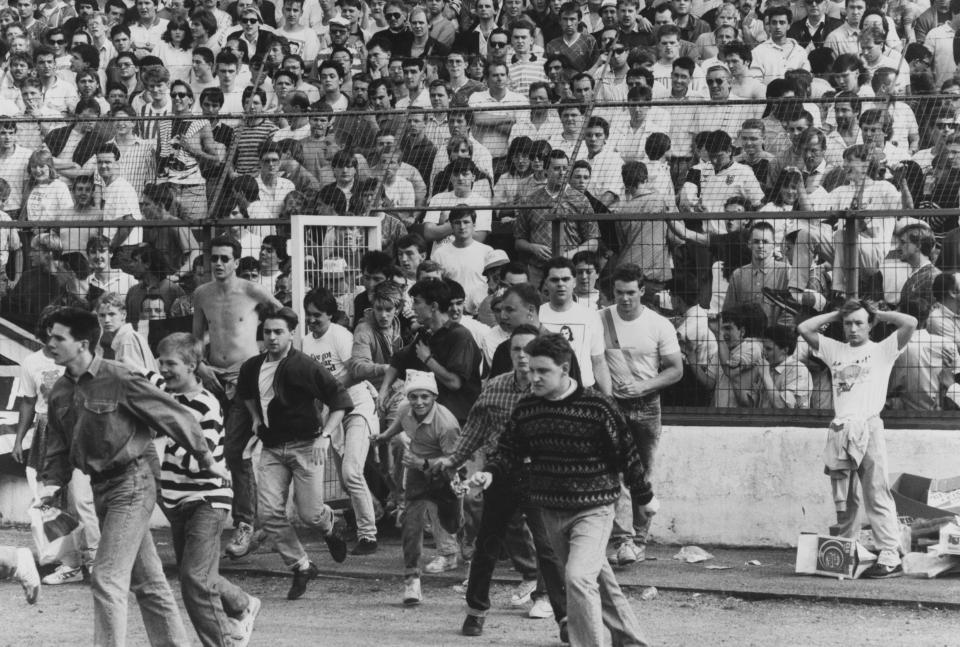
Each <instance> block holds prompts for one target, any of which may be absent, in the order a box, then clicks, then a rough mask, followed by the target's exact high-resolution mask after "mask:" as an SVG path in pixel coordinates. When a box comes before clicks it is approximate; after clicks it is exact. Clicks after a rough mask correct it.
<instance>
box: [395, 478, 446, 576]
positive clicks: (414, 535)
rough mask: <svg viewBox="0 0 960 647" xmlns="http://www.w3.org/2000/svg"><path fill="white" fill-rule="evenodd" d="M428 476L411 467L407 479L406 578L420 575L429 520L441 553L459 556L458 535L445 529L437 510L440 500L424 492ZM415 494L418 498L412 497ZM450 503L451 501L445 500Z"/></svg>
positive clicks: (405, 521) (404, 517)
mask: <svg viewBox="0 0 960 647" xmlns="http://www.w3.org/2000/svg"><path fill="white" fill-rule="evenodd" d="M426 482H427V481H426V477H424V475H423V473H422V472H420V471H419V470H413V469H410V468H408V469H407V472H406V476H405V478H404V486H405V488H404V489H405V492H406V494H405V496H406V507H405V508H404V512H403V528H402V529H401V532H400V536H401V541H402V544H403V575H404V577H420V556H421V555H422V554H423V531H424V528H425V527H426V525H427V521H429V522H430V525H431V527H432V529H433V538H434V540H435V541H436V544H437V553H438V554H439V555H440V556H441V557H447V558H450V557H455V556H456V555H457V552H458V551H459V546H458V545H457V540H456V538H455V537H454V536H453V535H452V534H450V533H449V532H447V531H446V530H444V529H443V527H442V526H441V525H440V517H439V515H438V513H437V501H436V500H434V499H433V498H432V497H431V496H430V494H429V493H426V492H425V491H424V487H423V486H424V485H425V484H426ZM411 494H413V495H414V498H412V499H411V498H410V495H411ZM441 505H449V502H446V503H441Z"/></svg>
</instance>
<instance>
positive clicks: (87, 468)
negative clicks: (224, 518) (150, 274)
mask: <svg viewBox="0 0 960 647" xmlns="http://www.w3.org/2000/svg"><path fill="white" fill-rule="evenodd" d="M48 323H49V325H50V329H49V341H48V342H47V348H48V350H49V351H50V355H51V357H52V358H53V360H54V361H55V362H56V363H57V364H59V365H61V366H63V367H64V368H65V369H66V372H65V374H64V375H63V377H61V378H60V379H59V380H58V381H57V383H56V384H55V385H54V387H53V390H52V391H51V393H50V398H49V414H50V417H49V421H48V425H49V439H48V444H47V455H46V458H45V460H44V464H43V467H42V469H41V471H40V474H39V480H40V481H41V483H43V486H42V488H41V491H40V495H41V501H49V500H50V497H51V496H52V495H53V494H54V493H55V492H56V491H57V490H58V489H60V488H61V487H63V486H64V485H66V484H67V483H68V482H69V480H70V475H71V473H72V471H73V468H74V467H76V468H78V469H80V470H81V471H83V472H84V473H85V474H87V475H89V476H90V483H91V485H92V487H93V500H94V504H95V506H96V510H97V516H98V517H99V518H100V532H101V536H100V547H99V550H98V552H97V561H96V567H95V568H94V570H93V573H92V575H91V584H92V589H93V603H94V605H93V610H94V621H93V623H94V624H93V626H94V639H93V644H96V645H101V646H104V647H113V646H120V645H124V644H126V629H127V609H128V599H127V597H128V595H129V592H130V591H131V590H133V591H135V592H136V593H137V602H138V604H139V605H140V610H141V613H142V614H143V623H144V625H145V626H146V629H147V635H148V636H149V637H150V643H151V645H153V646H154V647H158V646H160V645H171V646H174V645H186V644H189V639H188V638H187V634H186V630H185V629H184V625H183V621H182V620H181V618H180V611H179V609H178V608H177V603H176V601H175V600H174V598H173V593H172V592H171V591H170V586H169V584H168V583H167V578H166V576H165V575H164V574H163V565H162V564H161V563H160V558H159V557H158V556H157V549H156V546H154V544H153V540H152V538H151V536H150V533H149V522H150V514H151V513H152V512H153V506H154V505H155V504H156V500H157V490H156V488H157V486H156V481H157V478H158V477H159V472H160V464H159V460H158V458H157V454H156V449H155V448H154V444H153V437H154V435H155V434H160V435H164V436H168V437H170V438H172V439H173V440H174V441H176V442H177V443H178V444H179V445H180V446H181V447H184V448H185V449H186V450H187V451H188V452H190V453H191V454H192V455H193V456H195V457H196V459H197V461H198V462H199V464H200V465H202V466H205V467H206V468H207V469H208V470H210V472H211V473H212V474H214V475H215V476H218V477H220V478H222V479H224V480H229V477H230V474H229V472H227V470H226V468H224V467H223V466H222V464H220V463H216V462H214V459H213V455H212V454H211V453H210V449H209V447H208V446H207V443H206V440H205V439H204V436H203V432H202V431H201V429H200V425H199V423H197V421H196V420H195V419H194V417H193V415H191V414H190V412H189V411H188V410H187V409H186V408H185V407H183V406H182V405H180V404H178V403H177V402H176V401H175V400H173V398H171V397H170V396H169V395H167V394H166V393H163V392H162V391H161V390H160V389H157V388H156V387H155V386H153V385H152V384H150V382H148V381H147V380H146V379H145V378H144V377H143V376H142V375H140V374H139V373H136V372H133V371H131V369H130V368H129V367H127V366H124V365H123V364H120V363H119V362H114V361H111V360H104V359H101V358H99V357H94V355H93V352H92V351H93V349H95V348H96V347H97V343H98V341H99V339H100V324H99V322H98V321H97V316H96V315H95V314H93V313H90V312H87V311H85V310H80V309H78V308H62V309H60V310H57V311H56V312H54V313H53V314H52V315H51V316H50V319H49V321H48Z"/></svg>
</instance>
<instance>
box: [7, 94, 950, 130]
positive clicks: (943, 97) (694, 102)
mask: <svg viewBox="0 0 960 647" xmlns="http://www.w3.org/2000/svg"><path fill="white" fill-rule="evenodd" d="M237 94H239V92H237ZM957 98H958V95H955V94H922V95H910V96H901V97H896V101H899V102H900V103H911V102H916V101H923V102H934V101H956V100H957ZM858 99H859V100H860V103H861V105H863V104H883V103H887V102H888V101H889V99H887V98H884V97H858ZM848 101H849V100H848ZM836 102H837V99H836V97H819V98H816V99H814V98H812V97H808V98H801V97H790V98H787V99H782V98H781V99H724V100H722V101H713V100H710V99H706V98H699V97H698V98H696V99H672V98H664V99H658V100H655V101H597V102H595V103H592V102H576V101H565V102H563V103H548V104H541V105H536V106H534V105H530V104H519V105H510V104H506V105H499V104H498V105H493V106H459V105H458V106H449V107H446V108H393V109H390V110H349V109H348V110H341V111H338V112H311V111H303V110H299V111H290V112H258V113H255V114H247V113H244V112H221V113H218V114H217V115H215V116H208V115H204V114H202V113H199V112H197V113H186V114H181V115H171V114H166V115H137V116H136V117H131V116H129V115H122V116H117V117H114V116H110V115H102V116H99V117H96V118H94V119H87V118H82V117H77V116H76V115H64V116H61V117H34V116H31V115H9V116H8V115H3V116H0V123H2V122H8V121H15V122H21V121H22V122H63V121H106V122H111V121H165V120H170V119H189V118H197V119H212V118H213V119H221V120H222V119H228V120H236V119H249V118H254V117H259V118H265V119H270V118H275V117H327V118H335V117H376V116H387V115H391V116H399V115H409V114H411V113H416V114H421V115H433V114H446V113H449V112H464V111H468V112H520V111H525V110H531V109H544V110H556V109H558V108H560V107H561V106H563V107H567V106H574V107H579V108H583V109H584V110H585V109H586V108H587V107H589V106H593V108H594V110H596V109H598V108H629V107H630V106H642V107H652V108H657V107H663V108H677V107H690V108H701V107H717V106H764V107H766V106H768V105H778V104H791V105H800V104H804V103H809V104H816V105H833V104H834V103H836ZM841 103H843V101H842V100H841ZM866 109H867V108H866V107H864V108H862V109H861V112H862V110H866ZM731 134H735V133H731Z"/></svg>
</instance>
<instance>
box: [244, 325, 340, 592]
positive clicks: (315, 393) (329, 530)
mask: <svg viewBox="0 0 960 647" xmlns="http://www.w3.org/2000/svg"><path fill="white" fill-rule="evenodd" d="M260 320H261V322H262V323H263V339H264V341H265V342H266V347H267V351H266V352H265V353H261V354H259V355H256V356H255V357H251V358H250V359H248V360H247V361H245V362H244V363H243V365H242V366H241V367H240V377H239V380H238V382H237V394H238V396H239V397H240V399H241V400H242V401H243V403H244V405H245V406H246V407H247V410H248V411H249V412H250V416H251V418H252V419H253V428H254V430H255V432H256V435H257V437H258V438H259V439H260V441H261V442H262V443H263V451H262V452H261V454H260V463H259V466H258V477H257V481H258V501H257V506H258V515H259V520H260V525H261V527H262V528H263V529H264V531H265V532H266V533H267V534H268V535H271V536H272V537H273V540H274V543H275V545H276V548H277V552H278V553H280V557H281V558H282V559H283V563H284V564H286V565H287V566H288V567H290V568H291V569H292V570H293V584H292V585H291V587H290V591H289V592H288V593H287V599H288V600H296V599H298V598H300V597H301V596H302V595H303V594H304V593H305V592H306V590H307V583H309V582H310V580H312V579H313V578H315V577H316V576H317V574H318V572H319V571H318V569H317V566H316V565H315V564H314V563H313V562H311V561H310V558H309V557H308V556H307V552H306V550H304V548H303V544H301V543H300V539H299V538H298V537H297V532H296V530H294V528H293V526H292V525H291V524H290V522H289V520H288V519H287V513H286V503H287V498H288V496H289V494H290V483H291V481H292V482H293V484H294V487H295V489H296V491H295V495H294V500H295V501H296V505H297V512H298V514H299V515H300V518H301V519H302V520H303V523H304V525H306V526H310V527H315V528H320V530H322V531H323V533H324V536H325V539H326V542H327V548H328V549H329V550H330V556H331V557H333V559H334V561H337V562H342V561H343V560H345V559H346V558H347V544H346V542H345V541H344V539H343V530H344V529H343V522H342V521H336V520H335V518H334V514H333V510H331V509H330V506H328V505H326V504H325V503H324V502H323V463H324V459H325V458H326V456H327V450H328V449H329V448H330V435H331V434H332V433H333V432H334V430H335V429H336V428H337V427H338V426H339V425H340V422H341V421H342V420H343V416H344V414H346V413H347V412H349V411H350V410H351V409H353V402H352V401H351V400H350V396H349V395H347V392H346V390H345V389H344V388H343V386H341V385H340V384H339V383H338V382H337V380H336V379H335V378H334V377H333V376H332V375H331V374H330V372H329V371H327V370H326V369H325V368H323V366H321V365H320V363H319V362H317V361H315V360H314V359H312V358H311V357H309V356H308V355H305V354H303V353H301V352H300V351H298V350H296V349H295V348H293V347H292V342H293V335H294V331H295V330H296V328H297V323H298V318H297V314H296V313H295V312H294V311H293V310H291V309H290V308H276V307H273V306H269V307H267V308H265V309H264V310H263V312H262V314H261V316H260ZM317 405H326V407H327V408H328V409H329V412H330V413H329V415H328V416H327V419H326V421H324V422H323V423H322V425H321V420H320V415H319V409H320V407H319V406H317Z"/></svg>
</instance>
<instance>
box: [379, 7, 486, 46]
mask: <svg viewBox="0 0 960 647" xmlns="http://www.w3.org/2000/svg"><path fill="white" fill-rule="evenodd" d="M487 1H488V2H489V1H490V0H487ZM383 15H384V17H385V18H386V19H387V28H386V29H382V30H380V31H378V32H377V33H375V34H374V35H373V37H372V38H370V41H369V42H368V43H367V51H368V52H369V51H370V50H371V49H373V48H374V47H376V46H377V45H382V46H383V47H384V48H385V49H386V50H387V51H390V52H403V51H407V50H408V49H409V48H410V44H411V43H412V42H413V34H411V33H410V28H409V26H408V25H407V8H406V6H404V4H403V3H402V2H399V1H398V0H391V2H388V3H387V4H386V6H385V7H384V10H383Z"/></svg>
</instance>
